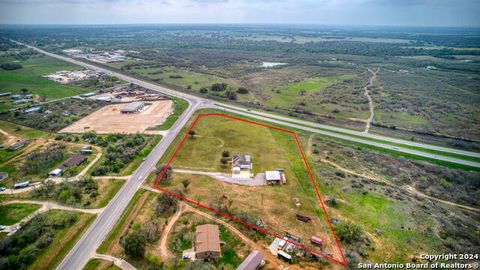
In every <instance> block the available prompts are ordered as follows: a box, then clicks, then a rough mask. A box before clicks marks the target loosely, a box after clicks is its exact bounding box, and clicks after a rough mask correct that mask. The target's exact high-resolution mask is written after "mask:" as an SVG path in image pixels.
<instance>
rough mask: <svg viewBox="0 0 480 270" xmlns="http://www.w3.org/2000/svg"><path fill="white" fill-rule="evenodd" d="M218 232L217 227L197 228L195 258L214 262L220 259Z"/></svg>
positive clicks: (210, 225) (204, 226) (203, 226)
mask: <svg viewBox="0 0 480 270" xmlns="http://www.w3.org/2000/svg"><path fill="white" fill-rule="evenodd" d="M220 252H221V250H220V230H219V229H218V226H217V225H213V224H205V225H200V226H197V228H196V232H195V257H196V258H197V259H199V260H204V261H215V260H217V259H218V258H219V257H220Z"/></svg>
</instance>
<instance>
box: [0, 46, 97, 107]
mask: <svg viewBox="0 0 480 270" xmlns="http://www.w3.org/2000/svg"><path fill="white" fill-rule="evenodd" d="M11 61H18V60H15V59H12V58H10V57H0V63H6V62H11ZM18 63H19V64H21V65H22V68H21V69H17V70H3V69H0V92H12V94H20V93H22V92H21V91H20V90H21V89H22V88H26V89H28V93H29V94H33V95H39V96H43V97H45V99H46V100H53V99H59V98H64V97H69V96H74V95H78V94H82V93H87V92H90V91H91V89H88V88H82V87H76V86H69V85H62V84H59V83H56V82H54V81H51V80H49V79H47V78H44V77H42V76H43V75H47V74H49V73H52V72H56V71H61V70H77V69H79V67H78V66H75V65H72V64H69V63H66V62H63V61H60V60H56V59H54V58H50V57H47V56H43V55H40V54H34V55H32V56H31V57H30V58H28V59H26V60H21V61H19V62H18ZM12 107H13V105H11V104H9V103H1V104H0V110H1V111H5V110H7V109H9V108H12Z"/></svg>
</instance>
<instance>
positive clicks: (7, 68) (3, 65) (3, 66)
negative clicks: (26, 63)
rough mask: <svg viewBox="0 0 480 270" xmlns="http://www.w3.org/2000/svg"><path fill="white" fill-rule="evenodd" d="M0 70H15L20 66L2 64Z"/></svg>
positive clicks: (16, 64)
mask: <svg viewBox="0 0 480 270" xmlns="http://www.w3.org/2000/svg"><path fill="white" fill-rule="evenodd" d="M0 68H2V69H4V70H15V69H21V68H22V65H20V64H18V63H3V64H1V65H0Z"/></svg>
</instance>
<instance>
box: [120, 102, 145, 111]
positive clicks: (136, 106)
mask: <svg viewBox="0 0 480 270" xmlns="http://www.w3.org/2000/svg"><path fill="white" fill-rule="evenodd" d="M144 107H145V102H141V101H135V102H132V103H129V104H127V106H125V107H123V108H122V109H121V110H120V111H121V112H122V113H138V112H139V111H141V110H142V109H143V108H144Z"/></svg>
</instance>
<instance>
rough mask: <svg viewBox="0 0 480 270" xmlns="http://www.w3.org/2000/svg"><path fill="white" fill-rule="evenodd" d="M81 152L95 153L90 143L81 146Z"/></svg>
mask: <svg viewBox="0 0 480 270" xmlns="http://www.w3.org/2000/svg"><path fill="white" fill-rule="evenodd" d="M80 153H82V154H87V155H90V154H92V153H93V150H92V147H91V146H90V145H84V146H82V147H81V148H80Z"/></svg>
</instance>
